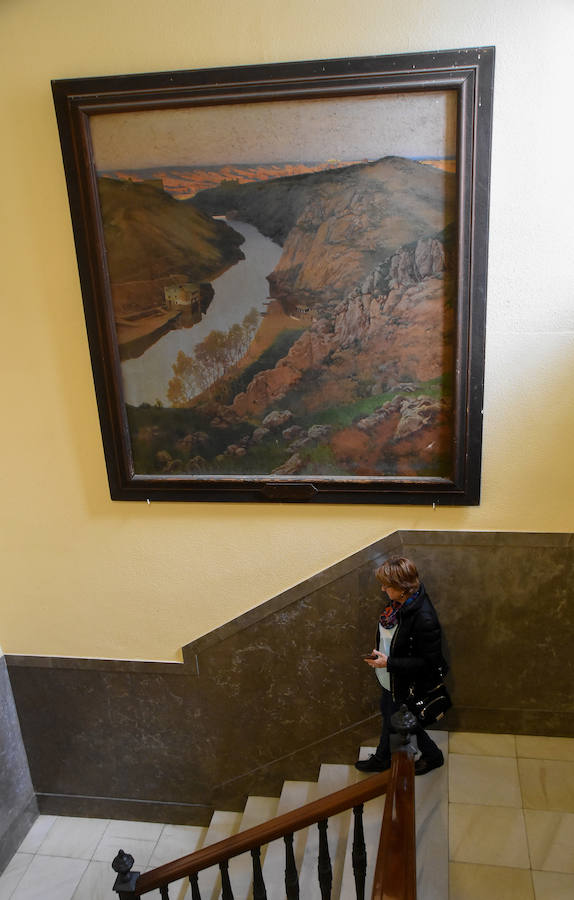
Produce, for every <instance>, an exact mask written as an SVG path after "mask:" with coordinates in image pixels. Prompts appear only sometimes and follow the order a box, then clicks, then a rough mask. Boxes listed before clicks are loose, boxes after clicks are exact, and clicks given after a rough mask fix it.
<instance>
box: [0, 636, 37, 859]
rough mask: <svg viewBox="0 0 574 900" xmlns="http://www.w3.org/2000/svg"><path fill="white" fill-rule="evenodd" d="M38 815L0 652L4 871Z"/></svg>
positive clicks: (0, 836)
mask: <svg viewBox="0 0 574 900" xmlns="http://www.w3.org/2000/svg"><path fill="white" fill-rule="evenodd" d="M37 816H38V807H37V804H36V797H35V795H34V789H33V787H32V781H31V779H30V772H29V769H28V760H27V758H26V751H25V749H24V744H23V743H22V736H21V734H20V725H19V723H18V717H17V714H16V707H15V705H14V698H13V696H12V688H11V686H10V681H9V678H8V670H7V667H6V660H5V659H4V657H3V656H2V655H1V652H0V872H2V871H3V869H4V868H5V867H6V866H7V864H8V862H9V861H10V859H11V858H12V855H13V854H14V853H15V851H16V849H17V848H18V846H19V844H20V843H21V841H22V839H23V837H24V836H25V835H26V833H27V832H28V830H29V828H30V826H31V825H32V823H33V822H34V820H35V819H36V817H37Z"/></svg>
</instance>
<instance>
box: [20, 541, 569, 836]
mask: <svg viewBox="0 0 574 900" xmlns="http://www.w3.org/2000/svg"><path fill="white" fill-rule="evenodd" d="M573 546H574V545H573V542H572V540H571V537H570V536H569V535H526V534H519V535H516V534H510V535H508V534H471V533H464V534H461V533H459V532H457V533H445V532H398V533H396V534H394V535H392V536H391V537H390V538H386V539H384V540H382V541H379V542H377V543H376V544H373V545H372V546H371V547H369V548H366V549H365V550H363V551H361V552H360V553H356V554H354V555H353V556H351V557H349V558H348V559H345V560H343V561H342V562H341V563H338V564H337V565H335V566H332V567H331V568H329V569H327V570H325V571H324V572H321V573H320V574H318V575H316V576H314V577H313V578H311V579H309V580H307V581H306V582H304V583H302V584H300V585H297V586H296V587H295V588H293V589H291V590H289V591H286V592H285V593H283V594H281V595H280V596H278V597H275V598H273V599H272V600H269V601H268V602H267V603H264V604H262V605H261V606H259V607H257V608H256V609H254V610H251V611H250V612H249V613H246V614H245V615H244V616H241V617H239V618H238V619H236V620H235V621H233V622H230V623H228V624H226V625H224V626H223V627H221V628H219V629H217V630H216V631H214V632H212V633H211V634H208V635H205V636H204V637H202V638H200V639H199V640H197V641H194V642H193V643H192V644H189V645H188V646H187V647H185V648H184V663H183V664H181V665H179V664H174V665H168V664H159V663H158V664H155V663H136V662H131V663H123V662H115V661H109V662H106V661H91V660H58V659H51V660H45V659H35V658H31V657H11V658H10V660H9V665H10V671H11V678H12V683H13V689H14V695H15V697H16V702H17V705H18V710H19V714H20V720H21V723H22V731H23V735H24V740H25V744H26V747H27V750H28V756H29V760H30V768H31V771H32V776H33V780H34V784H35V787H36V790H37V792H38V799H39V804H40V809H41V810H42V811H45V812H58V813H67V814H72V815H98V816H100V815H101V816H110V817H117V818H139V819H148V820H149V819H156V820H157V819H158V818H161V819H162V820H164V821H172V822H189V823H192V822H198V823H203V822H205V821H207V820H208V818H209V815H210V812H211V810H212V809H213V808H219V809H239V808H241V806H242V804H243V802H244V799H245V797H246V796H247V795H248V794H249V793H274V792H277V793H278V792H279V790H280V788H281V785H282V783H283V780H284V779H285V778H292V779H293V778H294V779H298V778H313V777H315V776H316V774H317V772H318V768H319V765H320V763H321V762H323V761H328V762H343V761H344V762H349V761H352V760H353V759H354V758H355V754H356V752H357V748H358V746H359V744H360V743H361V742H364V741H366V740H370V739H372V738H373V737H374V736H375V735H376V733H377V731H378V727H379V719H378V713H377V708H378V686H377V682H376V679H374V677H373V674H372V672H371V671H370V670H369V669H368V667H367V666H365V665H364V663H363V662H362V660H361V658H360V657H361V654H362V653H364V652H366V651H368V650H370V649H371V648H372V646H373V640H374V633H375V628H376V622H377V618H378V614H379V607H380V590H379V588H378V585H377V582H376V579H375V578H374V575H373V570H374V568H375V567H376V565H378V564H379V563H380V562H381V561H382V560H383V559H384V558H386V557H387V556H389V555H392V554H396V553H404V554H405V555H409V556H412V557H413V559H414V560H415V561H416V562H417V564H418V565H419V568H420V570H421V573H422V575H423V577H424V580H425V583H426V585H427V587H428V589H429V592H430V593H431V596H432V597H433V600H434V601H435V603H436V606H437V608H438V610H439V613H440V616H441V620H442V623H443V627H444V631H445V637H446V644H447V650H448V655H449V656H450V660H451V666H452V674H451V675H450V676H449V677H450V684H451V687H452V692H453V698H454V701H455V708H454V709H453V710H452V711H451V712H450V713H449V717H448V722H447V723H446V725H447V727H449V728H454V729H468V730H484V731H512V732H522V733H533V734H560V735H574V716H573V715H572V713H573V712H574V710H573V706H574V698H573V696H572V684H573V683H574V678H573V675H574V673H573V671H572V662H571V659H570V648H571V646H572V639H573V638H574V615H573V611H572V604H569V603H568V602H567V586H568V583H569V577H568V576H569V575H570V573H571V572H572V563H573Z"/></svg>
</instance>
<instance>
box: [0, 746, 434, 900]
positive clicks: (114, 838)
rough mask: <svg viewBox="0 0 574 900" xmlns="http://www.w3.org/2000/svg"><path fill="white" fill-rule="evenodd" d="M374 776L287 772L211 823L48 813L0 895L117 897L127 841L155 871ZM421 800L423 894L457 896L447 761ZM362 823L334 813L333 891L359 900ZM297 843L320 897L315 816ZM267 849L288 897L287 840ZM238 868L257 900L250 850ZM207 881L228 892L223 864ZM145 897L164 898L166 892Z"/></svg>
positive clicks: (239, 896) (178, 886)
mask: <svg viewBox="0 0 574 900" xmlns="http://www.w3.org/2000/svg"><path fill="white" fill-rule="evenodd" d="M434 737H435V740H436V741H437V743H438V744H439V745H440V746H441V748H442V750H443V753H444V754H445V757H447V746H448V736H447V734H446V733H442V732H436V733H435V735H434ZM372 749H373V748H372V747H363V748H362V750H361V757H362V758H364V757H366V756H368V755H369V754H370V753H371V752H372ZM447 758H448V757H447ZM365 777H368V776H365V775H362V774H359V773H358V772H357V770H356V769H355V767H354V766H353V765H339V764H336V765H334V764H329V763H326V764H324V765H323V766H321V768H320V771H319V775H318V779H317V781H315V782H307V781H286V782H285V783H284V785H283V789H282V792H281V796H280V797H256V796H251V797H249V798H248V800H247V803H246V804H245V808H244V810H243V812H241V813H237V812H226V811H223V810H218V811H216V812H215V813H214V814H213V816H212V818H211V822H210V824H209V827H207V828H202V827H200V826H195V825H165V824H162V823H158V822H129V821H120V820H115V819H113V820H109V819H89V818H78V817H66V816H53V815H41V816H40V817H39V819H37V821H36V822H35V823H34V825H33V826H32V828H31V829H30V831H29V833H28V835H27V836H26V838H25V839H24V841H23V843H22V844H21V846H20V848H19V849H18V851H17V853H16V854H15V856H14V858H13V859H12V861H11V862H10V863H9V865H8V868H7V869H6V871H5V872H4V873H3V874H2V875H1V876H0V900H39V898H40V897H42V898H43V900H109V898H111V897H114V896H116V895H114V894H113V893H112V884H113V873H112V870H111V867H110V863H111V860H112V859H113V857H114V856H115V854H116V853H117V851H118V849H119V848H120V847H122V848H123V849H124V850H126V851H128V852H130V853H131V854H132V855H133V856H134V860H135V863H134V870H136V871H140V872H145V871H149V870H150V869H154V868H156V866H160V865H164V864H165V863H169V862H172V861H173V860H174V859H178V858H180V857H182V856H185V855H187V854H189V853H193V852H194V851H195V850H199V849H200V848H202V847H205V846H208V845H210V844H212V843H216V842H217V841H220V840H222V839H223V838H225V837H227V836H228V835H231V834H235V833H236V832H238V831H242V830H245V829H247V828H251V827H252V826H254V825H258V824H261V823H263V822H266V821H268V820H269V819H271V818H274V817H275V816H277V815H281V814H282V813H285V812H289V811H291V810H293V809H296V808H297V807H300V806H304V805H305V804H306V803H310V802H311V801H313V800H316V799H318V798H319V797H322V796H325V795H327V794H329V793H331V792H332V791H337V790H339V789H340V788H343V787H346V786H347V785H350V784H353V783H355V782H356V781H357V780H359V779H363V778H365ZM415 802H416V819H417V870H418V900H446V898H447V897H448V896H449V894H448V779H447V766H446V765H445V766H443V767H442V768H441V769H437V770H436V771H434V772H431V773H429V774H428V775H425V776H424V777H423V778H416V779H415ZM383 806H384V798H383V797H381V798H376V799H375V800H372V801H370V802H369V803H366V804H365V806H364V813H363V826H364V832H365V839H366V845H367V857H368V861H369V864H368V874H367V885H366V888H367V890H366V897H367V898H370V893H371V888H372V880H373V869H374V860H375V858H376V854H377V849H378V843H379V835H380V827H381V821H382V813H383ZM352 826H353V814H352V811H351V810H349V811H347V812H344V813H341V814H340V815H339V816H335V817H332V818H331V819H330V820H329V824H328V831H327V837H328V841H329V847H330V853H331V863H332V868H333V892H332V900H353V898H354V897H355V887H354V878H353V872H352V861H351V846H352V839H353V827H352ZM294 852H295V859H296V864H297V870H298V872H299V873H300V888H301V890H300V897H301V900H318V898H319V897H320V892H319V885H318V880H317V852H318V829H317V827H316V826H315V825H314V826H311V827H310V828H309V829H304V830H302V831H300V832H298V833H296V835H295V840H294ZM261 858H262V868H263V875H264V879H265V885H266V889H267V897H268V900H284V898H285V889H284V884H283V880H284V861H285V850H284V843H283V841H282V840H278V841H274V842H272V843H270V844H269V845H268V846H266V847H263V848H262V851H261ZM229 870H230V878H231V883H232V886H233V892H234V898H235V900H252V891H251V878H252V876H251V856H250V854H243V855H242V856H239V857H235V858H234V859H232V860H230V864H229ZM199 883H200V890H201V897H202V900H219V898H220V895H221V890H220V876H219V870H218V869H217V868H213V869H211V870H207V871H204V872H202V873H201V874H200V879H199ZM145 896H146V897H150V898H154V900H160V895H159V891H155V892H153V893H150V894H146V895H145ZM169 897H170V900H191V890H190V887H189V881H188V880H187V879H182V880H181V881H179V882H176V883H174V884H172V885H170V889H169Z"/></svg>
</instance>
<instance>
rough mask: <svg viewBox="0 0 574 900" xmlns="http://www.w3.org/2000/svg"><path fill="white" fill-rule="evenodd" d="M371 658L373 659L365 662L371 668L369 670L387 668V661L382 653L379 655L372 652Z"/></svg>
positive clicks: (376, 652)
mask: <svg viewBox="0 0 574 900" xmlns="http://www.w3.org/2000/svg"><path fill="white" fill-rule="evenodd" d="M373 656H374V657H375V659H368V660H367V661H366V662H367V664H368V665H369V666H370V667H371V669H386V668H387V659H388V658H389V657H388V656H385V654H384V653H381V652H380V651H379V650H373Z"/></svg>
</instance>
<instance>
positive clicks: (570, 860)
mask: <svg viewBox="0 0 574 900" xmlns="http://www.w3.org/2000/svg"><path fill="white" fill-rule="evenodd" d="M524 819H525V822H526V834H527V836H528V845H529V847H530V858H531V860H532V868H533V869H539V870H544V871H547V872H568V873H570V874H574V814H572V813H559V812H546V811H545V810H537V809H525V810H524ZM573 896H574V895H573Z"/></svg>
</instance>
